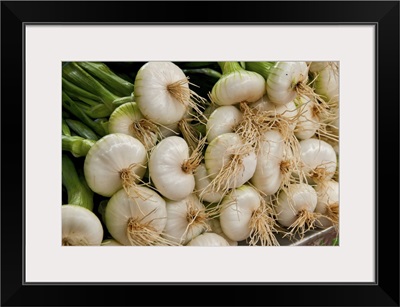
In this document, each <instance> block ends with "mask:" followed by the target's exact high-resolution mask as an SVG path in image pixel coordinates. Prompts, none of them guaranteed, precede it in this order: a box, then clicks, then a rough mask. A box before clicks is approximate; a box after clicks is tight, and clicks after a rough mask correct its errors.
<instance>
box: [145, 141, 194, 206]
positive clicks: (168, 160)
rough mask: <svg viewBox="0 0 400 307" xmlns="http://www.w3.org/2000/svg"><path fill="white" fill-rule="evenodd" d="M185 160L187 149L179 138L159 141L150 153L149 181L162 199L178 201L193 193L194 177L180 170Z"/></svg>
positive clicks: (187, 157)
mask: <svg viewBox="0 0 400 307" xmlns="http://www.w3.org/2000/svg"><path fill="white" fill-rule="evenodd" d="M187 159H189V147H188V145H187V143H186V141H185V140H184V139H183V138H181V137H179V136H170V137H167V138H165V139H163V140H161V141H160V142H159V143H158V144H157V145H156V146H155V147H154V149H153V150H152V152H151V153H150V158H149V173H150V179H151V180H152V182H153V183H154V186H155V187H156V189H157V190H158V192H160V193H161V194H162V195H163V196H164V197H166V198H168V199H170V200H175V201H179V200H182V199H184V198H186V197H187V196H189V194H191V193H192V192H193V190H194V188H195V179H194V175H193V174H192V173H186V172H185V171H183V169H182V165H183V163H184V162H185V160H187ZM177 187H178V188H177Z"/></svg>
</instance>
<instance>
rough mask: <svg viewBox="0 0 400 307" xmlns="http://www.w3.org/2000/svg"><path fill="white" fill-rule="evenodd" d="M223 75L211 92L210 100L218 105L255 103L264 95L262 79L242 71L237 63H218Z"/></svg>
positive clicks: (249, 72) (252, 73)
mask: <svg viewBox="0 0 400 307" xmlns="http://www.w3.org/2000/svg"><path fill="white" fill-rule="evenodd" d="M220 66H221V68H222V72H223V75H222V76H221V78H220V79H219V80H218V81H217V82H216V83H215V84H214V86H213V88H212V90H211V98H212V100H213V101H214V102H215V103H216V104H218V105H220V106H223V105H234V104H238V103H240V102H248V103H249V102H254V101H257V100H258V99H259V98H260V97H261V96H262V95H263V94H264V93H265V80H264V78H263V77H262V76H261V75H260V74H258V73H256V72H253V71H247V70H244V69H243V68H242V67H241V66H240V65H239V63H237V62H223V63H220Z"/></svg>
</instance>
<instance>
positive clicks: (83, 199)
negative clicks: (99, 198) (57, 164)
mask: <svg viewBox="0 0 400 307" xmlns="http://www.w3.org/2000/svg"><path fill="white" fill-rule="evenodd" d="M62 184H63V186H64V187H65V188H66V190H67V196H68V204H71V205H77V206H81V207H84V208H86V209H89V210H90V211H93V194H94V193H93V191H92V190H91V189H90V188H89V187H88V185H87V183H86V180H85V178H84V176H82V175H78V173H77V171H76V168H75V165H74V163H73V161H72V160H71V159H70V158H69V157H68V155H66V154H62Z"/></svg>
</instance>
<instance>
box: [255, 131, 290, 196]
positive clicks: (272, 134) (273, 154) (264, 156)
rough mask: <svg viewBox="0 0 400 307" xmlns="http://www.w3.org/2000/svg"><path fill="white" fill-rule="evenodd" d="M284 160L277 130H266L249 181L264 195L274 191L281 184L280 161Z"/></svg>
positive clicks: (280, 138) (281, 139)
mask: <svg viewBox="0 0 400 307" xmlns="http://www.w3.org/2000/svg"><path fill="white" fill-rule="evenodd" d="M283 160H284V140H283V137H282V135H281V134H280V133H279V132H278V131H274V130H271V131H267V132H265V133H264V135H263V141H262V143H261V147H260V151H259V152H258V153H257V166H256V170H255V172H254V175H253V177H251V179H250V182H251V183H252V184H253V185H254V187H255V188H257V190H259V191H260V192H261V193H262V194H264V195H272V194H274V193H276V192H277V191H278V190H279V188H280V187H281V185H282V181H283V174H282V172H281V163H282V161H283Z"/></svg>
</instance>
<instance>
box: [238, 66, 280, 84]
mask: <svg viewBox="0 0 400 307" xmlns="http://www.w3.org/2000/svg"><path fill="white" fill-rule="evenodd" d="M275 64H276V62H244V67H245V69H246V70H250V71H254V72H256V73H259V74H260V75H261V76H263V77H264V79H265V80H267V79H268V76H269V74H270V72H271V69H272V68H273V67H274V66H275Z"/></svg>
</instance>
